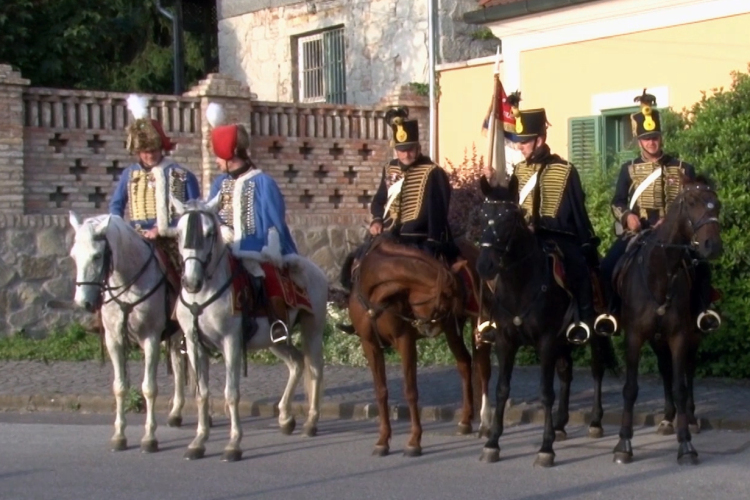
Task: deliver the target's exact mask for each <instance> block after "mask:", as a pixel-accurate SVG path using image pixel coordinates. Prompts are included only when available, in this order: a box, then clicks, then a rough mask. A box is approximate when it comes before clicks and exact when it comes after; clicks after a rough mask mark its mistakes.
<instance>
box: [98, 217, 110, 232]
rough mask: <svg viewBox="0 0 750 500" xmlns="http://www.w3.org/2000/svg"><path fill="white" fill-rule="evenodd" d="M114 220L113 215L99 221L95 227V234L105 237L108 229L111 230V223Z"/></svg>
mask: <svg viewBox="0 0 750 500" xmlns="http://www.w3.org/2000/svg"><path fill="white" fill-rule="evenodd" d="M111 220H112V216H111V215H107V216H106V217H103V218H102V219H101V220H98V221H97V223H96V225H95V226H94V234H97V235H103V234H105V233H106V232H107V228H109V222H110V221H111Z"/></svg>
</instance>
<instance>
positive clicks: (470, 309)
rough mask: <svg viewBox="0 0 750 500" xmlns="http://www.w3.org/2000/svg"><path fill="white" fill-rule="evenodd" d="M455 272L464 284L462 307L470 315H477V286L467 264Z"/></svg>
mask: <svg viewBox="0 0 750 500" xmlns="http://www.w3.org/2000/svg"><path fill="white" fill-rule="evenodd" d="M456 274H457V275H458V277H459V279H460V280H461V283H463V285H464V292H465V293H466V300H465V301H464V308H465V309H466V312H467V313H469V314H470V315H472V316H479V297H478V296H477V290H478V288H477V285H476V283H475V282H474V276H472V275H471V271H470V270H469V267H468V265H464V266H461V267H460V268H459V270H458V272H457V273H456Z"/></svg>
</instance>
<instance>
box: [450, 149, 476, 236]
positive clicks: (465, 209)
mask: <svg viewBox="0 0 750 500" xmlns="http://www.w3.org/2000/svg"><path fill="white" fill-rule="evenodd" d="M445 163H446V166H447V167H448V169H447V171H448V179H449V181H450V183H451V186H452V188H453V193H452V194H451V204H450V211H449V213H448V222H449V224H450V227H451V231H452V232H453V237H454V238H456V239H458V238H460V237H465V238H466V239H468V240H469V241H472V242H478V241H479V237H480V236H481V235H482V219H481V217H480V214H481V211H482V201H483V200H484V196H483V195H482V193H481V191H480V190H479V179H480V178H481V177H482V170H483V169H484V157H482V156H479V155H477V148H476V146H472V148H471V156H469V155H468V152H466V151H464V158H463V160H462V161H461V163H459V164H458V165H455V164H454V163H453V162H452V161H451V160H450V159H448V158H446V159H445Z"/></svg>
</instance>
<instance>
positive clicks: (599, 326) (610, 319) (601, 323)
mask: <svg viewBox="0 0 750 500" xmlns="http://www.w3.org/2000/svg"><path fill="white" fill-rule="evenodd" d="M619 328H620V325H619V323H618V322H617V318H615V317H614V316H613V315H611V314H606V313H605V314H600V315H599V316H598V317H597V318H596V321H594V332H595V333H597V334H598V335H601V336H602V337H611V336H613V335H614V334H616V333H617V330H618V329H619Z"/></svg>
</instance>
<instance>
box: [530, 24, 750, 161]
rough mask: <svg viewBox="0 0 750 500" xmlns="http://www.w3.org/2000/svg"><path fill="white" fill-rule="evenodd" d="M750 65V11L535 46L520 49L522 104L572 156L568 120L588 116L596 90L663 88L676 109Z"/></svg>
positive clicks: (726, 83)
mask: <svg viewBox="0 0 750 500" xmlns="http://www.w3.org/2000/svg"><path fill="white" fill-rule="evenodd" d="M748 62H750V14H743V15H738V16H732V17H726V18H722V19H715V20H711V21H704V22H699V23H692V24H686V25H682V26H675V27H671V28H662V29H659V30H652V31H646V32H642V33H633V34H629V35H621V36H615V37H610V38H603V39H598V40H591V41H587V42H581V43H575V44H569V45H562V46H559V47H551V48H546V49H538V50H532V51H528V52H523V53H521V67H520V70H521V87H522V96H523V101H522V102H521V106H522V108H536V107H544V108H546V109H547V116H548V120H549V122H550V124H551V127H550V129H549V131H548V142H549V144H550V146H551V148H552V150H553V152H555V151H556V152H558V153H559V154H561V155H564V154H563V153H564V152H567V154H568V155H569V154H570V153H569V152H568V119H569V118H575V117H580V116H590V115H591V114H592V109H591V97H592V96H593V95H595V94H602V93H610V92H621V91H623V90H628V89H642V88H644V87H660V86H666V87H668V89H669V101H670V102H669V105H670V107H671V108H672V109H674V110H681V109H682V108H684V107H688V106H690V105H692V104H693V103H695V102H697V101H699V100H700V99H701V91H707V92H709V93H710V91H711V90H712V89H714V88H718V87H722V86H723V87H725V88H726V87H729V85H730V83H731V81H732V78H731V75H730V73H731V72H732V71H735V70H738V71H743V72H746V71H747V70H748ZM633 97H635V95H634V96H633ZM657 104H660V103H657Z"/></svg>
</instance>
